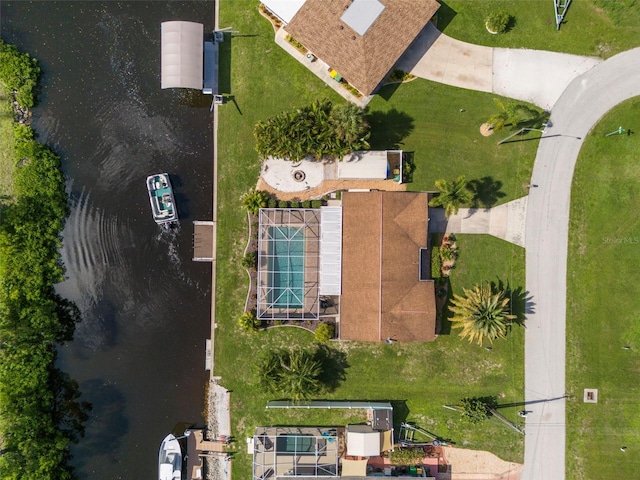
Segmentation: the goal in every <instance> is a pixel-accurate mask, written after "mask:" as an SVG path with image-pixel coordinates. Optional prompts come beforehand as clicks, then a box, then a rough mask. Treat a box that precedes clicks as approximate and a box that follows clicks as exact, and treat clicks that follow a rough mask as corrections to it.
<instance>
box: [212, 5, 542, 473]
mask: <svg viewBox="0 0 640 480" xmlns="http://www.w3.org/2000/svg"><path fill="white" fill-rule="evenodd" d="M220 13H221V18H220V25H221V26H233V29H234V30H237V31H238V32H239V34H238V36H231V35H229V34H227V35H226V38H225V42H224V43H223V44H221V49H222V50H221V66H220V71H221V72H222V73H221V86H222V90H223V91H222V93H224V94H226V95H229V96H230V97H231V101H229V102H228V103H226V104H225V105H224V106H223V107H221V108H220V110H219V126H218V129H219V130H218V142H219V143H218V155H219V158H220V162H219V180H218V202H219V203H218V205H219V206H218V241H217V245H218V250H217V289H216V290H217V291H216V312H217V314H216V317H217V324H218V329H217V330H216V338H215V341H216V345H215V354H216V358H215V374H216V375H219V376H221V377H222V384H223V385H224V386H225V387H226V388H228V389H230V390H232V392H233V393H232V405H231V412H232V430H233V435H234V437H236V438H237V439H238V443H237V454H236V455H235V457H234V458H235V461H234V465H233V474H234V477H237V478H250V476H251V473H250V472H251V458H250V456H248V455H247V453H246V449H245V448H244V438H245V437H247V436H251V435H252V434H253V431H254V429H255V427H257V426H260V425H276V424H288V425H345V424H347V423H350V422H351V423H359V422H362V421H363V420H364V417H363V412H357V411H352V412H349V411H339V410H331V411H329V410H266V409H265V405H266V402H267V401H268V400H273V399H274V398H273V396H272V395H269V394H267V393H266V392H263V391H261V390H260V389H259V388H258V382H257V371H256V368H257V366H256V365H257V359H258V358H259V357H260V355H261V354H262V353H263V352H264V351H266V350H267V349H270V348H277V347H290V346H295V345H310V344H311V343H312V342H313V335H312V334H311V333H310V332H307V331H305V330H302V329H296V328H290V327H280V328H273V329H270V330H268V331H261V332H257V333H253V334H252V333H243V332H241V330H240V328H239V327H238V326H237V323H236V319H237V318H238V317H239V316H240V314H241V313H242V308H243V305H244V299H245V296H246V292H247V277H246V274H245V273H244V271H243V270H242V269H241V267H240V264H241V258H242V253H243V249H244V247H245V244H246V241H247V225H246V213H245V211H244V210H243V209H242V207H241V205H240V195H241V194H242V193H244V192H245V191H247V190H248V189H249V188H251V187H253V186H254V185H255V182H256V180H257V178H258V175H259V170H260V162H259V159H258V156H257V154H256V152H255V150H254V140H253V126H254V125H255V123H256V122H257V121H259V120H263V119H265V118H267V117H269V116H271V115H274V114H276V113H279V112H281V111H284V110H288V109H291V108H294V107H297V106H303V105H307V104H309V103H310V102H311V101H312V100H314V99H317V98H329V99H330V100H332V101H334V102H341V101H343V100H342V99H341V98H339V97H338V96H337V95H336V94H335V92H333V90H331V89H329V88H328V87H327V86H326V85H324V84H323V83H322V82H321V81H320V80H318V79H317V78H316V77H315V76H313V75H312V74H311V73H309V72H308V71H307V70H306V69H305V68H304V67H303V66H302V65H300V64H299V63H298V62H296V61H295V60H293V59H292V58H291V57H289V56H288V55H287V54H286V53H285V52H284V51H282V50H281V49H280V48H279V47H278V46H277V45H275V43H274V42H273V30H272V27H271V25H270V24H269V23H268V22H267V21H266V20H265V19H263V18H262V17H261V16H260V15H259V14H258V11H257V6H256V4H255V3H254V2H252V1H249V0H242V1H240V0H238V1H234V2H223V3H222V4H221V12H220ZM224 72H228V73H224ZM493 98H494V95H490V94H485V93H479V92H471V91H468V90H462V89H457V88H453V87H448V86H445V85H439V84H436V83H432V82H427V81H424V80H415V81H412V82H410V83H408V84H404V85H401V86H389V87H386V88H385V89H383V91H382V92H381V94H380V95H379V96H378V97H376V98H375V99H374V100H373V102H372V103H371V104H370V114H371V124H372V137H371V143H372V148H398V147H399V148H402V149H403V150H405V151H407V152H409V153H411V154H412V156H413V159H414V162H415V165H416V171H415V173H414V182H413V183H411V184H410V185H409V188H410V189H413V190H433V188H434V186H433V182H434V181H435V180H436V179H438V178H455V177H456V176H458V175H461V174H464V175H466V176H467V178H468V179H469V180H473V179H477V180H481V179H484V185H486V188H485V190H486V192H485V193H486V194H487V195H486V196H485V198H486V199H488V200H487V201H488V202H490V203H493V204H495V203H503V202H505V201H508V200H512V199H515V198H518V197H521V196H522V195H524V194H525V193H526V190H525V188H524V186H525V185H526V184H527V183H528V181H529V177H530V174H531V168H532V164H533V160H534V157H535V150H536V147H537V143H538V142H537V141H535V137H534V136H533V135H532V136H531V137H526V138H532V139H534V141H523V142H515V143H512V144H506V145H502V146H497V145H496V142H497V140H499V139H500V138H503V137H504V136H507V134H508V133H509V132H506V131H505V132H500V134H498V135H494V136H493V137H482V136H481V135H480V133H479V127H480V125H481V124H482V123H483V122H484V121H486V120H487V119H488V118H489V117H490V116H491V115H492V114H493V113H495V110H496V106H495V104H494V102H493ZM460 110H462V111H460ZM458 244H459V248H460V250H459V252H460V258H459V260H458V262H457V264H456V269H454V271H453V272H452V275H451V290H452V292H453V293H461V291H462V287H466V288H470V287H472V286H473V284H474V283H478V282H482V281H498V280H502V281H503V282H504V283H508V284H509V285H510V286H511V287H512V288H513V289H518V288H523V287H524V250H523V249H522V248H520V247H517V246H515V245H511V244H509V243H507V242H504V241H502V240H499V239H496V238H493V237H490V236H486V235H459V236H458ZM445 327H446V324H445ZM446 329H447V328H445V330H446ZM523 339H524V331H523V329H522V328H519V327H516V328H514V329H513V330H512V331H511V332H510V334H509V335H508V337H507V339H506V340H504V341H497V342H496V343H495V344H494V345H493V346H492V349H490V350H487V349H485V348H484V346H477V345H475V344H474V345H472V344H469V343H468V342H467V341H466V340H462V339H460V338H459V337H458V336H457V335H456V332H455V331H454V332H453V333H451V334H446V335H441V336H440V337H439V338H438V339H437V340H436V341H435V342H431V343H425V344H394V345H386V344H383V345H379V344H364V343H344V344H333V343H332V344H331V345H332V346H333V347H335V348H337V349H338V350H339V351H340V352H342V353H343V354H344V355H345V361H346V363H347V364H348V367H347V368H346V378H345V380H344V381H342V382H341V383H340V384H339V385H338V386H337V388H335V390H333V391H329V392H326V393H325V394H323V395H322V398H326V399H336V400H338V399H339V400H389V401H393V402H394V406H395V408H396V421H397V422H399V421H401V420H402V419H407V420H411V421H415V422H416V423H417V424H419V425H420V426H422V427H425V428H427V429H429V430H430V431H432V432H434V433H436V434H437V435H439V436H441V437H443V438H448V439H450V440H451V441H452V442H455V444H456V445H457V446H460V447H467V448H476V449H483V450H489V451H491V452H493V453H495V454H497V455H498V456H500V457H501V458H503V459H505V460H511V461H516V462H522V460H523V448H524V441H523V437H522V436H521V435H519V434H518V433H516V432H514V431H513V430H511V429H509V428H508V427H506V426H505V425H504V424H501V423H499V422H497V421H494V420H495V419H494V420H489V421H486V422H483V423H481V424H479V425H471V424H469V423H465V422H462V421H461V420H460V415H459V414H458V413H456V412H452V411H449V410H446V409H444V408H443V407H442V405H443V404H455V403H458V402H459V401H460V399H461V398H462V397H465V396H479V397H484V396H496V397H497V400H498V403H499V404H500V405H509V404H517V403H519V402H521V401H522V400H523V383H524V372H523V368H524V367H523ZM521 408H522V407H519V406H518V405H513V406H510V407H505V408H501V409H500V412H501V413H502V414H504V415H505V416H506V417H507V418H509V419H510V420H512V421H514V422H516V423H518V424H520V425H522V424H523V422H522V419H520V418H519V417H518V416H517V410H519V409H521Z"/></svg>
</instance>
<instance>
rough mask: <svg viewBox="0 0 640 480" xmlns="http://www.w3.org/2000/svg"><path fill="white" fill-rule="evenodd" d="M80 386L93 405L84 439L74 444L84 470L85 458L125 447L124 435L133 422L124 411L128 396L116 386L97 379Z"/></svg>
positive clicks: (81, 468) (76, 456)
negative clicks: (123, 445)
mask: <svg viewBox="0 0 640 480" xmlns="http://www.w3.org/2000/svg"><path fill="white" fill-rule="evenodd" d="M80 389H81V391H82V392H83V395H82V396H83V397H84V398H87V399H88V400H89V401H90V402H91V404H92V406H93V412H92V415H91V419H90V421H89V422H88V424H87V426H86V435H85V437H84V440H82V441H81V442H80V443H78V445H77V446H76V447H74V450H75V452H74V458H75V459H76V462H77V463H79V467H80V470H84V469H85V468H86V467H87V462H86V461H84V460H83V459H88V458H91V457H97V456H100V455H109V454H110V453H111V452H114V451H116V450H117V449H118V448H119V447H120V446H121V443H122V437H123V436H124V435H125V434H126V433H127V432H128V431H129V421H128V420H127V418H126V415H125V414H124V412H125V406H126V402H125V397H124V395H123V393H122V391H121V390H120V389H118V387H116V386H115V385H113V384H107V382H105V381H104V380H103V379H93V380H87V381H85V382H83V383H82V385H81V387H80ZM82 477H83V478H88V477H87V476H84V475H83V476H82Z"/></svg>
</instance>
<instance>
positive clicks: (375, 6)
mask: <svg viewBox="0 0 640 480" xmlns="http://www.w3.org/2000/svg"><path fill="white" fill-rule="evenodd" d="M264 4H265V6H266V7H267V8H269V9H270V10H271V11H272V12H274V13H275V14H276V15H278V14H279V16H280V17H281V18H282V19H283V20H284V21H285V23H287V25H286V26H285V27H284V29H285V30H286V32H287V33H289V34H290V35H291V36H292V37H293V38H295V40H296V41H298V42H299V43H301V44H302V45H304V46H305V47H306V48H307V49H308V50H309V51H310V52H311V53H312V54H313V55H314V56H316V57H317V58H319V59H321V60H322V61H323V62H325V63H326V64H327V65H329V66H330V67H331V69H333V70H335V71H336V72H337V73H338V74H340V75H341V76H342V78H344V79H345V80H346V81H347V82H349V84H351V85H352V86H353V87H355V88H357V89H358V90H359V91H360V92H361V93H363V94H364V95H370V94H371V93H373V92H374V91H375V90H376V89H377V88H378V86H379V85H380V84H381V83H382V81H383V80H384V79H385V77H386V76H387V74H388V73H389V72H390V71H391V69H392V68H393V66H394V65H395V64H396V63H397V61H398V59H399V58H400V57H401V56H402V54H403V53H404V52H405V51H406V50H407V48H409V46H410V45H411V43H412V42H413V41H414V40H415V38H416V37H417V36H418V34H419V33H420V32H421V31H422V29H424V27H425V26H426V25H427V23H428V22H429V20H430V19H431V18H432V17H433V15H434V14H435V13H436V11H437V10H438V8H439V7H440V4H439V3H438V2H437V1H436V0H298V1H295V0H264Z"/></svg>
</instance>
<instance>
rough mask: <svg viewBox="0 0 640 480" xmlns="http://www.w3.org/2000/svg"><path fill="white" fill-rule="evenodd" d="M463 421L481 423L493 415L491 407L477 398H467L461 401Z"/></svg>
mask: <svg viewBox="0 0 640 480" xmlns="http://www.w3.org/2000/svg"><path fill="white" fill-rule="evenodd" d="M460 404H461V406H462V419H463V420H466V421H468V422H470V423H480V422H482V421H484V420H486V419H487V418H489V416H490V415H491V411H490V407H489V405H487V403H486V402H484V401H483V400H482V399H480V398H477V397H465V398H463V399H462V400H460Z"/></svg>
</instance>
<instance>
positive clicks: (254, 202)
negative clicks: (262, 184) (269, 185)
mask: <svg viewBox="0 0 640 480" xmlns="http://www.w3.org/2000/svg"><path fill="white" fill-rule="evenodd" d="M240 201H241V202H242V206H243V207H244V208H246V209H247V211H248V212H249V213H250V214H251V215H257V214H258V211H260V209H261V208H265V207H266V206H267V205H268V203H269V194H268V193H267V192H263V191H262V190H253V189H251V190H249V191H248V192H246V193H245V194H243V195H242V196H241V197H240Z"/></svg>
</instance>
